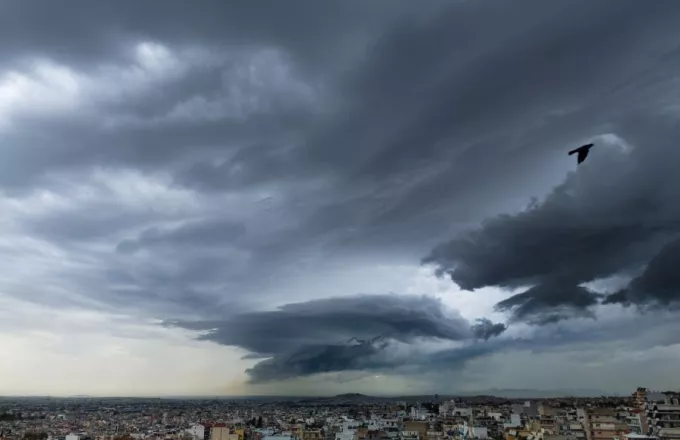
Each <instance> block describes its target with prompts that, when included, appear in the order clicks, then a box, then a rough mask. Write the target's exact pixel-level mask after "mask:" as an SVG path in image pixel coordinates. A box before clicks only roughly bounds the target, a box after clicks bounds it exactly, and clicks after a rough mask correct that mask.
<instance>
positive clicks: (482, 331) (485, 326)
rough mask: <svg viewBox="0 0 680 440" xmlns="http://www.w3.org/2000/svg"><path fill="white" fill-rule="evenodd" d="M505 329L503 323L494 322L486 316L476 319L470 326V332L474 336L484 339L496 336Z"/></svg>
mask: <svg viewBox="0 0 680 440" xmlns="http://www.w3.org/2000/svg"><path fill="white" fill-rule="evenodd" d="M506 329H507V326H506V325H505V324H503V323H500V322H499V323H496V324H494V323H493V322H492V321H491V320H490V319H488V318H481V319H478V320H477V322H476V323H475V324H474V325H473V326H472V332H473V333H474V335H475V337H476V338H481V339H484V340H485V341H486V340H488V339H489V338H491V337H493V336H498V335H500V334H501V333H503V332H504V331H505V330H506Z"/></svg>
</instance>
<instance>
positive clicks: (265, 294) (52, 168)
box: [0, 0, 680, 394]
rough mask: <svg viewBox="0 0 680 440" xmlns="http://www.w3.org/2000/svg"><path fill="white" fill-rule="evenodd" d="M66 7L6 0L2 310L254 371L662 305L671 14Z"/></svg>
mask: <svg viewBox="0 0 680 440" xmlns="http://www.w3.org/2000/svg"><path fill="white" fill-rule="evenodd" d="M74 1H75V2H74V4H73V5H72V6H73V8H71V9H69V10H65V9H64V8H60V7H56V6H54V5H51V4H50V5H44V4H38V3H36V2H30V1H23V0H8V1H4V2H2V3H1V4H0V53H1V54H2V55H3V56H2V57H0V60H2V61H0V137H1V138H2V145H0V156H2V157H1V159H2V160H0V211H2V213H3V215H2V219H0V250H2V252H3V264H4V270H3V273H2V274H0V300H1V299H3V298H10V299H12V301H23V302H26V303H27V304H35V305H36V307H38V306H44V307H50V308H53V309H55V310H61V309H63V308H66V307H69V308H78V309H84V310H89V311H96V312H97V313H104V314H106V313H111V312H112V311H115V312H116V313H121V314H126V315H129V316H130V317H131V318H130V319H131V320H132V321H134V320H135V319H137V320H148V319H156V320H163V321H165V322H175V323H177V325H178V326H181V327H185V329H178V328H176V327H174V328H172V329H167V328H166V329H163V331H166V330H167V331H173V332H180V331H182V333H181V334H182V335H184V334H186V332H185V330H186V329H189V330H191V329H193V330H194V331H199V332H202V334H203V336H201V338H202V340H203V341H202V342H201V343H203V344H208V343H209V342H213V343H214V344H213V345H214V347H213V348H214V349H215V350H218V349H219V350H229V349H227V348H226V347H224V346H225V345H228V346H230V347H239V349H240V350H245V351H247V352H248V353H250V354H249V355H248V357H249V358H250V359H242V360H241V361H243V362H246V361H252V362H255V364H254V366H252V368H251V369H250V371H249V374H250V377H251V378H252V379H253V380H254V381H256V382H272V381H273V382H277V380H278V379H282V378H291V379H294V378H295V377H298V376H304V377H308V376H310V375H312V376H313V375H315V374H316V373H322V372H326V373H342V372H343V371H346V370H351V371H353V372H357V374H360V373H361V371H363V370H366V371H368V370H370V371H380V372H382V373H385V374H388V373H395V372H398V373H399V374H402V373H403V374H407V373H409V374H410V373H414V374H415V373H417V374H420V373H427V374H433V373H432V372H433V371H434V370H436V369H440V370H442V371H452V370H456V372H457V373H461V374H460V375H459V377H463V375H462V372H463V370H464V369H465V365H467V363H469V362H475V360H474V359H478V358H481V357H483V356H492V357H493V356H503V355H505V354H506V353H507V352H508V351H512V350H524V349H525V348H527V347H530V348H531V347H543V348H541V350H547V347H551V346H556V347H558V349H559V350H562V349H565V348H564V347H567V346H571V345H569V344H575V343H577V342H579V341H582V342H583V341H590V339H588V338H589V336H588V334H586V333H579V332H571V331H569V329H568V326H569V325H572V324H571V323H572V322H574V323H575V322H578V323H579V324H578V325H579V326H584V325H586V324H584V322H588V323H590V324H592V325H593V327H589V329H590V331H591V333H597V330H598V329H601V328H600V327H598V325H602V326H604V325H605V324H604V323H603V322H604V320H605V319H606V318H607V317H608V316H609V314H612V315H615V316H619V315H618V314H625V313H632V312H631V310H625V309H624V308H623V307H620V304H625V305H628V304H631V305H635V306H636V307H639V308H642V309H650V310H651V309H654V311H653V313H654V314H655V316H657V315H658V314H659V313H660V311H659V310H658V307H657V305H664V306H672V305H674V304H675V303H676V302H677V296H676V294H675V293H674V292H676V290H675V288H674V287H673V286H675V285H676V284H677V283H676V280H675V278H674V276H673V275H672V274H671V273H670V272H669V268H670V267H672V264H673V263H672V262H673V255H674V254H675V253H676V252H675V250H674V245H672V244H669V243H672V242H673V241H674V240H677V238H678V235H679V233H680V228H679V227H678V225H680V212H679V211H678V207H677V206H678V205H677V204H676V203H674V200H675V199H676V198H677V197H676V195H677V191H678V190H677V188H680V186H679V185H678V183H680V182H678V178H677V173H676V172H675V168H676V167H675V164H676V163H677V162H678V159H680V157H679V153H678V149H677V148H676V147H675V145H674V144H673V142H674V140H675V139H677V138H678V135H679V134H680V133H678V129H677V127H678V124H677V120H678V115H680V113H678V105H677V102H680V101H679V100H680V94H679V93H678V91H677V90H678V89H677V87H676V76H677V71H678V69H679V68H680V57H678V53H679V52H678V47H679V46H678V44H679V42H680V30H679V29H678V26H677V23H678V20H680V7H679V6H678V5H677V3H674V2H670V1H669V2H661V1H659V2H653V3H649V2H648V3H644V4H642V3H640V2H638V1H634V0H630V1H629V0H603V1H599V2H596V3H595V2H592V1H588V0H556V1H553V2H550V4H548V3H546V2H544V1H542V0H522V1H521V5H519V6H518V5H517V4H515V3H512V4H511V3H509V2H506V1H503V0H483V1H454V2H451V1H445V0H442V1H428V2H426V3H423V2H413V1H410V0H403V1H402V0H378V1H371V2H368V3H367V2H363V1H359V0H356V1H355V0H338V1H329V2H324V3H323V5H322V4H321V3H319V2H317V1H311V0H292V1H291V2H286V3H285V4H284V3H281V4H277V5H276V6H273V7H272V8H269V9H268V10H266V11H264V10H262V8H257V7H253V6H252V5H250V4H247V3H242V4H241V3H238V2H237V3H225V2H223V1H218V0H214V1H213V0H206V1H204V2H201V7H200V8H186V5H185V3H184V2H182V1H179V0H169V1H160V0H159V1H156V0H150V1H148V2H141V3H140V2H135V1H131V0H130V1H128V0H102V1H100V2H97V6H96V7H93V5H92V2H89V1H85V0H82V1H81V0H74ZM300 11H305V13H304V14H301V13H300ZM151 18H153V19H151ZM442 41H446V42H447V44H446V45H442V44H441V43H442ZM588 140H594V141H595V143H596V146H595V148H594V149H593V150H592V151H591V155H590V156H589V158H588V160H587V161H586V162H585V163H584V164H583V166H580V167H578V169H576V170H575V169H574V166H575V165H574V164H573V160H571V159H572V158H568V157H567V156H566V151H568V150H569V149H571V148H573V147H574V146H575V145H579V144H581V143H582V142H585V141H588ZM565 175H566V178H565ZM530 196H536V197H537V199H536V201H535V202H533V203H531V204H530V205H529V206H528V207H526V205H527V203H528V202H529V197H530ZM525 208H526V209H525ZM502 213H505V214H502ZM499 214H500V215H499ZM485 219H486V220H485ZM423 256H425V258H424V261H425V262H427V263H428V264H431V265H434V266H435V267H436V268H437V269H438V271H439V273H440V274H447V276H449V277H450V278H451V279H452V280H453V281H454V282H455V283H456V284H457V285H458V286H460V287H461V288H462V289H467V290H476V292H474V293H465V292H463V293H461V292H459V291H458V290H457V289H456V287H455V286H454V285H453V284H450V285H448V288H440V287H438V286H439V284H437V283H438V281H437V280H436V279H433V278H430V277H429V275H428V281H427V282H426V283H424V284H423V285H413V284H414V283H415V284H418V283H417V282H416V281H414V279H411V278H408V277H407V276H405V275H403V273H406V272H408V271H402V268H404V267H408V268H410V269H409V270H411V269H412V270H414V271H415V270H417V269H418V268H419V262H420V260H421V258H422V257H423ZM612 275H616V276H618V277H622V278H624V279H625V280H626V282H625V283H624V284H625V285H624V286H613V285H608V284H607V282H606V280H605V281H602V279H606V278H607V277H610V276H612ZM594 281H598V282H600V283H601V284H602V283H604V286H602V285H600V286H599V287H594V286H593V285H592V282H594ZM628 282H629V284H628ZM447 284H448V283H447ZM435 291H436V292H435ZM508 291H510V292H511V293H507V292H508ZM356 292H367V293H369V295H364V296H355V293H356ZM386 292H396V294H395V295H385V293H386ZM412 292H418V293H421V292H422V293H426V294H427V296H418V297H414V296H405V294H407V293H412ZM504 292H506V293H504ZM605 294H606V295H609V296H607V297H606V299H604V300H603V298H605V297H604V296H603V295H605ZM347 295H352V296H349V297H347ZM433 295H437V296H438V297H440V298H441V301H442V303H439V302H437V301H435V300H433V299H432V296H433ZM486 295H488V296H489V297H491V296H493V298H494V299H493V300H489V299H488V297H487V296H486ZM502 295H507V296H509V297H507V298H503V297H502ZM482 296H484V297H482ZM496 298H499V299H496ZM603 301H604V303H605V304H600V303H601V302H603ZM496 302H497V304H496V307H495V310H494V307H493V304H492V303H496ZM12 304H14V302H12ZM443 304H446V306H444V305H443ZM669 308H671V307H669ZM452 310H459V311H460V313H457V312H454V311H452ZM503 314H507V315H508V316H509V318H508V320H507V322H506V323H500V322H499V323H496V321H505V319H504V318H503ZM107 316H108V315H107ZM621 316H623V315H621ZM592 317H597V319H598V320H597V321H594V320H591V319H590V318H592ZM567 318H570V319H572V320H573V321H569V320H567ZM621 319H623V318H621ZM591 321H592V322H591ZM145 322H146V321H145ZM617 322H618V321H617ZM626 322H627V321H626ZM526 323H530V324H540V325H542V326H543V327H541V328H540V329H536V328H535V327H531V326H526V325H524V324H526ZM648 325H649V327H650V328H652V327H653V323H651V321H650V323H648ZM618 327H620V326H618ZM618 327H617V325H615V324H612V329H617V328H618ZM619 330H620V329H619ZM56 331H57V329H50V332H56ZM603 332H604V330H603ZM607 332H608V333H607ZM607 332H604V333H607V335H608V336H606V337H605V336H602V340H606V341H609V342H612V341H614V338H615V337H614V336H611V335H616V334H619V333H620V332H619V333H617V331H615V330H611V331H609V330H607ZM173 334H174V333H173ZM177 334H180V333H177ZM546 334H549V335H550V336H546ZM649 334H650V335H651V334H653V332H652V331H650V332H649ZM559 335H562V336H559ZM558 336H559V337H558ZM560 338H562V339H560ZM657 338H658V339H656V340H654V338H653V337H651V336H650V337H649V338H648V339H646V340H645V343H646V344H648V345H650V346H652V347H653V346H655V345H658V344H665V343H667V342H668V341H666V340H664V339H663V337H662V336H657ZM32 341H33V343H35V344H39V343H38V342H35V340H33V339H32ZM598 341H599V340H598ZM193 342H194V343H198V342H196V341H193ZM609 342H608V343H609ZM614 342H615V341H614ZM614 342H612V343H614ZM0 345H2V344H0ZM537 350H538V349H537ZM241 361H239V365H241V364H240V362H241ZM151 364H152V363H150V365H151ZM140 365H141V364H140ZM444 367H446V368H444ZM139 368H141V367H139ZM519 370H520V369H519V368H518V370H517V371H519ZM353 374H354V373H353ZM140 377H141V376H140ZM410 377H411V378H413V377H414V376H413V375H411V376H410ZM234 380H241V379H240V378H238V379H234ZM310 380H311V379H310ZM508 380H510V381H511V379H508ZM447 383H450V382H449V381H447ZM270 386H271V388H270V389H275V388H276V386H278V385H277V384H276V383H274V384H271V385H270ZM0 391H1V390H0ZM82 393H85V394H87V391H86V390H83V391H82ZM74 394H78V392H75V393H74Z"/></svg>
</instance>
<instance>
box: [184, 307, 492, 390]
mask: <svg viewBox="0 0 680 440" xmlns="http://www.w3.org/2000/svg"><path fill="white" fill-rule="evenodd" d="M170 324H171V325H178V326H181V327H184V328H187V329H192V330H202V331H206V333H205V334H204V335H202V336H201V337H200V339H202V340H208V341H214V342H217V343H219V344H222V345H228V346H237V347H240V348H243V349H245V350H248V351H249V352H250V353H251V355H250V357H251V358H255V357H266V358H269V359H266V360H263V361H261V362H260V363H258V364H257V365H255V367H253V368H252V369H250V370H249V371H248V373H249V375H250V376H251V378H252V379H253V380H254V381H256V382H257V381H264V380H271V379H283V378H289V377H295V376H303V375H311V374H315V373H325V372H337V371H345V370H378V369H388V368H396V367H399V366H403V365H409V364H412V363H413V361H409V360H408V359H407V358H408V356H407V355H406V352H403V353H401V354H400V353H399V348H398V347H399V346H401V347H402V350H403V347H404V346H407V345H408V344H412V343H414V342H415V341H419V340H432V341H437V340H440V341H471V340H472V339H473V338H481V339H484V340H488V339H489V338H491V337H493V336H498V335H500V334H501V333H502V332H503V331H504V330H505V326H504V325H503V324H494V323H493V322H491V321H490V320H488V319H483V320H480V322H478V323H476V324H474V325H470V323H469V322H468V321H467V320H466V319H464V318H462V317H461V316H460V314H459V313H457V312H456V311H454V310H448V309H447V308H446V307H445V306H444V305H443V304H442V302H441V301H440V300H437V299H435V298H433V297H429V296H417V295H394V294H392V295H359V296H349V297H342V298H328V299H323V300H314V301H308V302H304V303H295V304H286V305H284V306H281V307H279V308H278V309H277V310H273V311H267V312H249V313H243V314H238V315H235V316H233V317H231V318H229V319H227V320H225V321H218V322H174V323H170Z"/></svg>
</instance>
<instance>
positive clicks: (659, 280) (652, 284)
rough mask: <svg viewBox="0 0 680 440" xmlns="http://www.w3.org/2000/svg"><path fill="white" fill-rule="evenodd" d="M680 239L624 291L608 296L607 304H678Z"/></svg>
mask: <svg viewBox="0 0 680 440" xmlns="http://www.w3.org/2000/svg"><path fill="white" fill-rule="evenodd" d="M679 263H680V240H674V241H672V242H670V243H668V244H667V245H666V246H664V247H663V248H662V249H661V251H659V253H658V254H656V255H655V256H654V258H652V259H651V260H650V262H649V264H648V265H647V267H646V268H645V270H644V272H643V273H642V274H641V275H640V276H638V277H636V278H634V279H633V280H632V281H631V282H630V284H629V285H628V286H627V287H626V288H624V289H622V290H621V291H619V292H617V293H615V294H612V295H610V296H608V297H607V299H606V300H605V303H607V304H610V303H622V304H624V305H631V304H634V305H637V306H643V307H652V308H656V307H668V306H672V307H674V308H675V307H677V306H678V305H679V303H680V271H679V270H678V268H680V266H679Z"/></svg>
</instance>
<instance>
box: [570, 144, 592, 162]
mask: <svg viewBox="0 0 680 440" xmlns="http://www.w3.org/2000/svg"><path fill="white" fill-rule="evenodd" d="M591 148H593V144H585V145H583V146H581V147H578V148H575V149H573V150H571V151H570V152H569V156H571V155H572V154H574V153H578V156H576V163H577V164H580V163H581V162H583V161H584V160H586V157H588V153H589V152H590V149H591Z"/></svg>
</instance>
